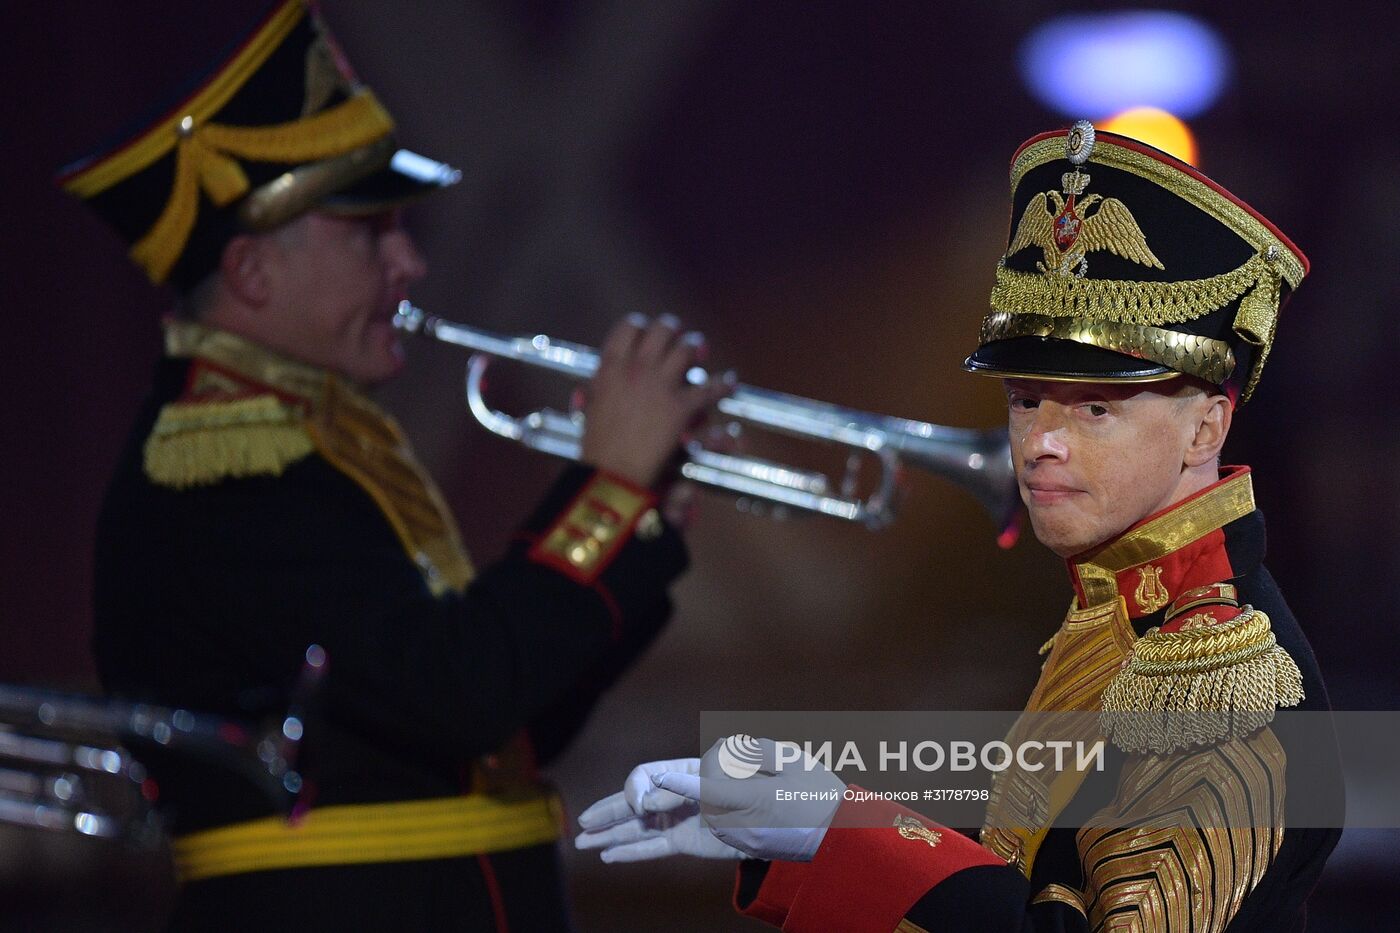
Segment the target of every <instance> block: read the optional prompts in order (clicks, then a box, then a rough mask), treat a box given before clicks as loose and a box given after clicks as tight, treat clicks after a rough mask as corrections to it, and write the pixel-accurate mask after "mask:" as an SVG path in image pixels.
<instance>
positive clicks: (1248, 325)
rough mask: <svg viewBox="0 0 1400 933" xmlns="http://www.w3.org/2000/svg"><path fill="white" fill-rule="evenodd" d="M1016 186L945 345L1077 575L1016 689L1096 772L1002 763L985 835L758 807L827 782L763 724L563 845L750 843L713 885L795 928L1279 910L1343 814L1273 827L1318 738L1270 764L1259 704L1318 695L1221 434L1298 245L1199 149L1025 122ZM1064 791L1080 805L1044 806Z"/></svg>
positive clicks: (736, 846)
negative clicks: (744, 770) (727, 881)
mask: <svg viewBox="0 0 1400 933" xmlns="http://www.w3.org/2000/svg"><path fill="white" fill-rule="evenodd" d="M1011 188H1012V210H1013V227H1012V235H1011V238H1010V243H1009V247H1008V249H1007V251H1006V253H1005V255H1004V256H1003V257H1002V258H1001V260H1000V262H999V263H998V265H997V270H996V285H995V288H994V290H993V292H992V299H991V305H992V310H991V313H989V314H988V315H987V316H986V317H985V318H984V320H983V322H982V328H981V337H980V341H979V346H978V347H977V349H976V350H975V351H974V352H973V353H972V355H971V356H969V357H968V358H967V361H966V364H965V365H966V368H967V369H969V370H971V371H972V372H975V373H983V374H986V375H991V376H995V377H997V378H1000V379H1001V380H1002V384H1003V387H1004V389H1005V392H1006V398H1007V408H1008V415H1007V417H1008V427H1009V430H1010V440H1011V451H1012V458H1013V465H1014V467H1015V469H1016V473H1017V479H1018V483H1019V486H1020V492H1021V498H1022V500H1023V501H1024V503H1025V505H1026V507H1027V509H1028V511H1029V514H1030V518H1031V524H1032V526H1033V528H1034V530H1035V533H1036V536H1037V537H1038V538H1039V539H1040V540H1041V542H1042V543H1044V544H1045V545H1046V546H1047V547H1049V548H1050V549H1051V550H1053V551H1054V552H1055V553H1056V554H1058V555H1059V556H1061V557H1063V558H1064V559H1065V561H1066V564H1067V568H1068V570H1069V575H1070V582H1071V585H1072V587H1073V591H1074V601H1073V603H1072V605H1071V608H1070V610H1069V613H1068V615H1067V616H1066V618H1065V620H1064V622H1063V624H1062V625H1061V627H1060V628H1059V630H1058V632H1057V633H1056V634H1055V636H1054V638H1053V639H1052V640H1051V641H1050V642H1049V643H1047V644H1046V645H1045V646H1044V648H1042V653H1043V654H1045V655H1046V660H1045V664H1044V667H1043V668H1042V672H1041V675H1040V680H1039V683H1038V684H1037V685H1036V687H1035V689H1034V691H1033V692H1032V693H1031V695H1030V699H1029V701H1028V703H1027V706H1026V710H1027V712H1028V713H1044V714H1050V713H1061V714H1072V713H1080V714H1090V715H1091V718H1090V722H1092V723H1093V724H1094V726H1095V729H1096V730H1097V727H1098V725H1099V723H1100V721H1101V722H1102V729H1103V734H1104V735H1106V737H1107V738H1108V739H1109V740H1110V742H1111V743H1112V745H1113V747H1114V748H1115V749H1116V751H1115V753H1114V755H1115V757H1114V758H1113V759H1112V760H1113V762H1114V763H1113V765H1112V766H1111V767H1110V768H1109V769H1108V771H1107V773H1105V774H1103V775H1099V776H1098V779H1097V780H1096V779H1095V778H1094V777H1093V776H1088V775H1082V776H1080V775H1075V774H1074V773H1073V772H1070V773H1068V780H1060V779H1059V778H1056V779H1055V781H1054V783H1052V784H1039V783H1037V782H1036V781H1035V780H1033V779H1031V778H1033V775H1024V774H1014V773H1012V772H1008V774H1006V775H1003V776H1002V777H1001V778H999V779H998V781H997V784H996V786H995V787H994V788H993V790H992V794H991V804H990V806H989V809H988V817H987V823H986V826H985V827H984V829H983V830H982V832H981V834H980V844H979V842H974V841H973V840H972V839H970V838H967V837H966V836H963V835H960V834H959V833H957V832H955V831H952V830H949V829H947V828H945V827H943V826H939V825H938V824H936V823H933V822H932V821H930V820H927V819H925V818H924V817H922V816H921V815H919V814H916V813H912V812H910V811H908V810H905V809H903V808H902V807H899V806H897V805H895V804H893V803H889V802H885V801H880V800H873V801H863V802H855V803H852V802H849V801H848V802H842V803H839V804H838V803H831V804H829V805H827V806H826V807H825V809H824V810H823V812H820V813H819V814H818V815H817V817H816V818H811V811H812V805H811V804H807V805H804V806H803V808H801V814H802V816H801V818H799V819H798V820H796V821H795V822H794V821H792V820H785V819H782V818H779V817H778V816H777V811H776V809H775V804H774V800H775V786H776V787H778V788H780V789H781V788H786V787H787V784H786V782H787V781H788V780H789V778H788V775H789V774H791V775H792V780H794V782H795V786H796V787H797V789H796V791H794V790H792V789H791V788H787V790H786V791H785V792H786V793H787V794H788V796H787V797H785V798H782V799H803V800H817V801H821V800H833V799H834V800H836V801H841V800H842V799H843V798H842V796H841V794H840V793H837V794H836V796H834V797H833V796H832V793H833V791H843V790H844V785H842V784H841V783H840V782H839V781H838V780H837V779H836V778H835V777H834V776H833V775H831V774H830V773H828V772H825V771H824V769H821V768H806V769H793V770H792V771H789V770H782V771H781V773H779V770H778V769H776V767H775V766H774V765H773V764H772V762H773V761H775V760H781V756H778V755H776V754H775V747H774V746H773V744H772V743H768V742H765V743H759V744H758V745H757V746H755V748H754V751H755V753H756V757H755V762H757V761H758V760H759V758H765V757H766V759H767V763H766V765H765V767H766V771H765V773H766V774H768V775H771V776H768V777H763V778H761V779H758V780H754V781H751V782H748V783H746V782H745V780H744V779H743V777H744V776H736V775H735V774H733V773H732V769H731V771H725V770H724V768H723V765H724V759H723V758H722V757H720V756H721V754H722V753H723V751H724V749H725V746H722V745H721V746H716V748H715V749H712V750H711V753H710V755H708V756H707V759H706V768H705V770H703V771H702V769H701V762H700V760H698V759H682V760H678V761H668V762H653V763H651V764H647V765H642V766H640V767H638V768H637V769H636V770H634V771H633V772H632V774H631V775H630V776H629V778H628V779H627V782H626V786H625V789H624V790H623V791H622V792H621V793H619V794H616V795H613V796H612V797H609V798H606V799H605V800H602V801H599V802H598V803H597V804H594V806H593V807H591V808H589V810H587V811H585V812H584V813H583V814H582V816H581V817H580V821H579V822H580V824H581V825H582V826H583V828H584V832H583V833H582V834H581V835H580V836H579V837H578V838H577V840H576V842H577V845H578V846H579V847H580V848H586V849H588V848H596V849H601V850H602V856H603V858H604V860H605V861H629V860H637V859H646V858H657V857H661V856H665V855H671V854H681V853H683V854H691V855H698V856H704V857H713V858H734V859H739V858H744V859H745V861H743V862H742V863H741V865H740V868H739V876H738V883H737V888H736V892H735V902H736V906H737V907H738V908H739V909H740V910H741V911H742V912H744V913H746V914H749V915H751V916H754V917H758V918H760V919H763V920H766V921H768V922H770V923H773V924H775V925H777V926H781V927H782V928H783V929H784V930H790V931H832V930H840V931H871V933H876V931H878V933H888V931H892V930H898V931H900V933H915V931H920V930H930V931H932V930H937V931H958V930H966V931H1013V930H1015V931H1022V930H1027V931H1028V930H1036V931H1052V930H1053V931H1106V930H1134V931H1137V930H1142V931H1149V930H1150V931H1156V933H1186V931H1191V933H1205V931H1210V933H1220V931H1225V930H1229V931H1231V933H1240V931H1244V930H1248V931H1276V930H1294V929H1300V928H1301V925H1300V921H1301V919H1302V918H1303V916H1304V900H1305V898H1306V897H1307V895H1308V892H1309V891H1310V889H1311V888H1312V885H1313V883H1314V882H1315V881H1316V879H1317V877H1318V875H1319V874H1320V872H1321V870H1322V866H1323V863H1324V862H1325V860H1326V859H1327V857H1328V855H1329V853H1330V852H1331V850H1332V849H1333V847H1334V846H1335V845H1336V841H1337V837H1338V835H1339V833H1338V832H1337V831H1336V830H1333V829H1325V828H1308V826H1319V825H1322V826H1326V825H1329V824H1327V823H1325V822H1324V823H1319V822H1316V821H1314V822H1310V823H1308V824H1306V825H1298V823H1297V821H1291V820H1290V819H1289V814H1290V813H1291V812H1292V806H1293V805H1295V804H1297V803H1299V802H1300V801H1299V800H1297V799H1294V798H1292V797H1289V795H1288V793H1287V791H1288V788H1289V787H1290V783H1291V782H1293V784H1294V786H1296V782H1294V781H1293V779H1294V778H1295V777H1299V776H1302V775H1303V774H1304V772H1302V771H1300V770H1299V768H1300V766H1308V767H1318V766H1320V765H1325V764H1327V762H1325V761H1319V760H1317V759H1321V758H1327V753H1328V750H1327V749H1321V750H1314V751H1315V753H1316V757H1315V758H1311V759H1310V758H1306V757H1304V756H1293V758H1292V759H1290V756H1289V755H1288V753H1287V751H1286V749H1285V746H1284V745H1283V744H1281V743H1280V741H1279V739H1278V738H1277V736H1276V735H1275V733H1274V729H1273V727H1271V726H1270V725H1269V724H1270V722H1271V721H1272V720H1273V718H1274V711H1275V709H1276V708H1278V707H1291V706H1296V707H1301V708H1303V709H1313V710H1325V709H1327V696H1326V691H1325V689H1324V687H1323V683H1322V679H1321V677H1320V675H1319V672H1318V669H1317V663H1316V661H1315V659H1314V658H1313V654H1312V651H1311V649H1310V648H1309V646H1308V642H1307V639H1306V638H1305V637H1304V635H1303V632H1302V630H1301V629H1300V627H1299V625H1298V623H1297V621H1296V620H1295V619H1294V617H1293V615H1292V613H1291V612H1290V611H1289V609H1288V606H1287V604H1286V603H1285V602H1284V600H1283V597H1282V595H1281V594H1280V592H1279V590H1278V587H1277V586H1276V584H1275V583H1274V581H1273V578H1272V577H1271V576H1270V575H1269V573H1268V571H1267V570H1266V569H1265V568H1264V567H1263V565H1262V563H1261V560H1262V557H1263V551H1264V525H1263V517H1262V515H1261V514H1260V512H1259V511H1258V510H1257V509H1256V508H1255V506H1254V498H1253V493H1252V489H1251V486H1250V471H1249V468H1248V467H1221V465H1220V454H1221V449H1222V447H1223V445H1224V443H1225V439H1226V436H1227V435H1228V433H1229V429H1230V425H1231V421H1232V419H1233V417H1234V413H1235V410H1236V408H1237V407H1239V406H1240V405H1242V404H1243V403H1244V402H1246V401H1247V400H1248V399H1249V398H1250V396H1251V395H1252V394H1253V393H1254V391H1255V390H1256V388H1257V386H1258V383H1259V378H1260V374H1261V372H1262V370H1263V367H1264V362H1265V359H1266V358H1267V356H1268V353H1269V349H1270V347H1271V346H1272V344H1273V340H1274V337H1275V334H1276V332H1277V325H1278V315H1279V310H1280V308H1281V306H1282V305H1283V304H1284V302H1285V301H1286V299H1287V297H1288V296H1289V294H1290V293H1291V292H1292V290H1293V289H1294V288H1296V287H1297V285H1298V284H1299V283H1300V282H1301V280H1302V278H1303V276H1304V275H1305V274H1306V272H1307V268H1308V267H1307V260H1306V259H1305V258H1304V256H1303V254H1302V253H1301V252H1300V251H1299V250H1298V249H1297V247H1295V246H1294V245H1293V244H1292V243H1291V242H1290V241H1289V240H1288V239H1287V238H1286V237H1285V236H1284V235H1283V234H1282V233H1281V232H1280V231H1279V230H1278V229H1277V228H1276V227H1275V226H1273V225H1272V224H1271V223H1269V221H1267V220H1266V219H1264V218H1263V217H1262V216H1261V215H1260V214H1258V213H1257V212H1255V211H1254V210H1252V209H1251V208H1249V207H1248V206H1246V205H1245V204H1244V203H1243V202H1241V201H1240V200H1239V199H1237V198H1235V197H1234V196H1233V195H1231V194H1230V193H1229V192H1227V191H1225V190H1224V189H1223V188H1221V187H1220V186H1218V185H1217V184H1215V183H1214V182H1212V181H1211V180H1210V179H1208V178H1206V177H1205V176H1203V175H1201V174H1200V173H1199V172H1197V171H1196V170H1195V169H1193V168H1191V167H1190V166H1188V165H1186V164H1184V163H1182V162H1180V161H1178V160H1176V159H1174V158H1172V157H1171V156H1168V155H1166V154H1164V153H1161V152H1158V151H1157V150H1155V149H1152V148H1150V147H1148V146H1145V145H1143V144H1141V143H1139V142H1136V141H1134V140H1131V139H1126V138H1123V137H1118V136H1109V135H1108V134H1102V135H1101V136H1100V138H1098V139H1097V140H1096V139H1095V134H1094V130H1093V127H1092V126H1091V125H1089V124H1087V123H1080V124H1076V125H1075V127H1074V128H1073V129H1072V130H1070V131H1068V132H1065V131H1060V132H1052V133H1046V134H1043V135H1041V136H1037V137H1035V138H1034V139H1031V140H1030V141H1029V142H1027V143H1026V144H1025V145H1023V146H1022V147H1021V149H1020V150H1019V151H1018V152H1017V153H1016V156H1015V158H1014V160H1013V162H1012V166H1011ZM1099 713H1103V714H1105V717H1104V718H1103V719H1102V720H1099V719H1098V714H1099ZM1024 721H1026V720H1025V719H1023V722H1024ZM1330 751H1331V755H1332V756H1333V757H1335V746H1333V747H1332V748H1331V750H1330ZM716 759H717V760H718V762H719V765H720V767H719V769H717V770H716V769H711V768H710V767H709V765H710V764H712V763H713V762H714V760H716ZM755 767H757V764H755ZM1308 773H1309V774H1311V773H1313V772H1308ZM702 774H703V775H704V778H703V779H702V777H701V775H702ZM1079 781H1082V783H1076V782H1079ZM798 785H800V786H798ZM1324 790H1325V791H1327V792H1332V791H1335V790H1336V787H1335V786H1334V785H1325V786H1324ZM794 793H796V794H798V795H799V796H797V797H794V796H793V794H794ZM1299 796H1302V797H1307V796H1310V795H1299ZM1082 800H1089V801H1092V804H1093V806H1092V807H1091V809H1090V810H1089V812H1090V813H1093V812H1094V809H1095V808H1096V809H1097V813H1096V815H1095V816H1094V817H1093V818H1092V819H1091V820H1090V821H1089V824H1086V825H1084V826H1082V827H1073V826H1064V825H1061V824H1059V823H1057V822H1056V817H1057V816H1058V815H1059V814H1060V813H1062V812H1064V811H1065V810H1066V808H1067V807H1068V806H1069V805H1070V804H1071V803H1072V802H1077V801H1082ZM701 801H703V803H704V804H705V808H704V810H703V811H702V810H701V809H700V808H699V807H698V806H697V802H701ZM1301 802H1304V803H1311V802H1315V801H1311V800H1303V801H1301ZM818 809H819V810H820V809H822V808H820V807H818ZM1332 812H1335V811H1332ZM1330 825H1339V824H1337V823H1333V824H1330Z"/></svg>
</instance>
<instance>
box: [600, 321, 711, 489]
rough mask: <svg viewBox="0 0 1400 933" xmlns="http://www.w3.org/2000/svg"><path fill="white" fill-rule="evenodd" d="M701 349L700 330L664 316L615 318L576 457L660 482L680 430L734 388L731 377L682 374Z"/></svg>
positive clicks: (644, 482)
mask: <svg viewBox="0 0 1400 933" xmlns="http://www.w3.org/2000/svg"><path fill="white" fill-rule="evenodd" d="M704 355H705V338H704V336H703V335H701V334H700V333H699V332H697V331H689V332H685V333H682V332H681V329H680V322H679V321H678V320H676V318H675V317H673V316H671V315H669V314H663V315H661V316H659V317H657V318H656V319H654V320H648V319H647V318H646V317H645V316H643V315H640V314H632V315H628V316H627V317H625V318H623V319H622V320H621V321H619V322H618V323H617V325H616V326H615V327H614V328H613V329H612V332H611V333H610V334H609V335H608V337H607V340H606V341H605V342H604V343H603V346H602V350H601V352H600V354H599V362H598V371H597V373H596V374H595V375H594V376H593V379H592V381H591V382H590V383H589V384H588V388H587V392H586V402H585V404H584V407H583V411H584V415H585V418H584V425H585V426H584V429H583V438H582V448H581V459H582V460H583V461H584V462H586V463H590V464H592V465H593V466H596V467H598V468H599V469H601V470H606V471H608V472H609V473H614V474H616V475H618V476H621V477H623V478H624V479H628V480H631V481H632V482H634V483H636V484H637V485H639V486H654V485H656V484H657V482H658V481H659V480H662V479H663V476H662V472H663V469H664V468H665V467H666V465H667V464H668V463H669V462H671V461H672V460H673V459H674V457H675V454H676V452H677V451H678V450H679V449H680V446H681V444H682V442H683V440H684V437H685V435H686V434H687V433H689V432H690V431H692V430H694V429H695V428H696V427H697V426H698V425H699V424H700V423H701V422H702V421H703V420H704V419H705V417H706V416H707V414H708V412H709V410H710V409H711V408H712V407H713V406H714V405H715V403H716V402H718V401H719V400H720V399H721V398H724V397H725V396H726V395H728V394H729V393H730V391H731V390H732V389H733V387H734V380H733V378H732V377H730V378H728V379H711V380H708V381H707V382H705V383H704V384H701V385H691V384H690V383H688V382H687V381H686V380H685V374H686V371H687V370H689V369H690V368H691V367H692V366H695V365H697V364H698V363H700V362H701V360H702V359H703V358H704Z"/></svg>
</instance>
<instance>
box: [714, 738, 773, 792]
mask: <svg viewBox="0 0 1400 933" xmlns="http://www.w3.org/2000/svg"><path fill="white" fill-rule="evenodd" d="M717 757H718V759H719V769H720V770H721V771H723V772H724V773H725V775H726V776H728V777H732V778H734V779H735V780H736V781H742V780H743V779H744V778H750V777H753V776H754V775H755V774H757V773H758V769H759V768H760V767H762V765H763V745H762V744H761V743H760V742H759V741H758V739H756V738H754V737H753V736H751V735H743V734H742V733H741V734H739V735H731V736H730V737H729V738H727V739H725V740H724V741H723V742H722V743H721V744H720V747H719V754H718V756H717Z"/></svg>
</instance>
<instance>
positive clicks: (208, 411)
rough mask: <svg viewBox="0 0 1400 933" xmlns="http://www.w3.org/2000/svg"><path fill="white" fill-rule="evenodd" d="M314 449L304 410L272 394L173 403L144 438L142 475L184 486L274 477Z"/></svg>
mask: <svg viewBox="0 0 1400 933" xmlns="http://www.w3.org/2000/svg"><path fill="white" fill-rule="evenodd" d="M313 449H314V447H313V445H312V441H311V436H310V435H309V434H308V433H307V431H306V427H305V424H304V421H303V415H302V413H301V412H300V411H299V410H298V409H296V408H295V407H293V406H291V405H288V404H286V403H285V402H283V401H282V400H281V399H279V398H278V397H277V396H275V395H258V396H254V397H252V398H239V399H225V400H220V401H213V402H172V403H170V404H168V405H166V406H165V407H164V408H162V409H161V410H160V415H159V416H158V417H157V418H156V423H155V427H154V428H153V429H152V430H151V435H150V437H148V438H147V439H146V450H145V469H146V476H148V477H149V478H150V480H151V482H153V483H155V484H156V485H158V486H169V487H171V488H174V489H187V488H189V487H191V486H207V485H209V484H212V483H217V482H219V481H220V480H223V479H227V478H229V477H244V476H276V475H279V474H281V472H282V471H283V470H285V469H286V468H287V467H288V466H290V465H291V464H293V463H295V462H296V461H298V460H300V459H302V458H303V457H305V456H307V455H308V454H310V453H311V452H312V450H313Z"/></svg>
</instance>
